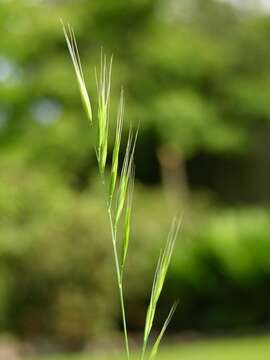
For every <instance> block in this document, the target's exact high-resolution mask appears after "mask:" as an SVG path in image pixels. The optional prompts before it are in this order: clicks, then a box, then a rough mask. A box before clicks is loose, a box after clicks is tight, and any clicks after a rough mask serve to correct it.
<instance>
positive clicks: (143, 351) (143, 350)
mask: <svg viewBox="0 0 270 360" xmlns="http://www.w3.org/2000/svg"><path fill="white" fill-rule="evenodd" d="M146 345H147V343H146V341H144V342H143V349H142V355H141V360H144V356H145V351H146Z"/></svg>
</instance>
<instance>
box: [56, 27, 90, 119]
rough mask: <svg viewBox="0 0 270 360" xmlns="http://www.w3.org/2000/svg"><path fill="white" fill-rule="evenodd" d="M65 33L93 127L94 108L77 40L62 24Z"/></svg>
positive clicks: (70, 29) (82, 97) (84, 103)
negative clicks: (86, 83)
mask: <svg viewBox="0 0 270 360" xmlns="http://www.w3.org/2000/svg"><path fill="white" fill-rule="evenodd" d="M62 26H63V31H64V35H65V39H66V43H67V46H68V50H69V53H70V56H71V59H72V63H73V66H74V70H75V74H76V78H77V82H78V85H79V90H80V94H81V99H82V103H83V107H84V110H85V112H86V115H87V117H88V120H89V121H90V124H91V125H92V122H93V116H92V107H91V103H90V99H89V95H88V92H87V89H86V85H85V81H84V76H83V71H82V66H81V61H80V55H79V51H78V47H77V42H76V39H75V35H74V31H73V29H72V28H71V26H70V25H68V29H66V27H65V25H64V24H63V22H62Z"/></svg>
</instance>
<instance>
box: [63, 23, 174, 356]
mask: <svg viewBox="0 0 270 360" xmlns="http://www.w3.org/2000/svg"><path fill="white" fill-rule="evenodd" d="M63 31H64V35H65V39H66V42H67V46H68V49H69V53H70V56H71V59H72V62H73V66H74V69H75V74H76V78H77V81H78V84H79V89H80V93H81V97H82V101H83V105H84V108H85V111H86V114H87V117H88V119H89V121H90V123H91V125H92V123H93V119H92V108H91V103H90V100H89V96H88V93H87V89H86V86H85V81H84V76H83V71H82V67H81V62H80V57H79V51H78V48H77V44H76V40H75V35H74V32H73V29H72V28H71V27H70V26H69V25H68V28H67V29H66V27H65V26H64V24H63ZM111 74H112V57H111V58H110V61H109V62H108V61H107V58H106V56H105V55H104V54H103V52H101V64H100V71H99V74H98V73H97V71H95V76H96V83H97V93H98V111H97V122H96V123H95V122H94V125H95V126H96V127H97V130H98V131H97V139H96V144H95V151H96V155H97V161H98V165H99V172H100V177H101V182H102V184H103V185H104V187H105V194H106V206H107V213H108V220H109V224H110V230H111V240H112V248H113V255H114V265H115V270H116V278H117V285H118V290H119V299H120V309H121V314H122V323H123V329H124V341H125V349H126V357H127V359H128V360H129V359H130V350H129V338H128V331H127V321H126V310H125V302H124V293H123V273H124V270H125V266H126V260H127V254H128V248H129V243H130V234H131V218H132V203H133V192H134V179H135V165H134V152H135V146H136V142H137V136H138V129H137V130H136V131H135V132H134V131H133V130H132V128H131V126H130V130H129V134H128V139H127V143H126V149H125V155H124V160H123V163H122V167H121V171H120V168H119V163H120V146H121V143H122V133H123V123H124V92H123V89H121V93H120V100H119V106H118V112H117V124H116V130H115V140H114V146H113V149H112V164H111V171H110V176H109V178H108V177H107V174H106V172H105V168H106V165H107V157H108V139H109V127H110V122H109V103H110V92H111ZM107 184H109V189H108V188H107ZM120 219H121V222H120ZM119 224H122V226H121V227H120V226H118V225H119ZM179 227H180V221H179V220H177V219H174V221H173V222H172V225H171V228H170V232H169V235H168V238H167V241H166V244H165V246H164V249H163V250H162V251H161V253H160V257H159V260H158V264H157V267H156V272H155V276H154V281H153V285H152V292H151V297H150V303H149V306H148V310H147V314H146V321H145V329H144V336H143V348H142V355H141V359H144V358H145V354H146V348H147V345H148V340H149V335H150V332H151V330H152V326H153V320H154V317H155V313H156V307H157V303H158V300H159V297H160V294H161V291H162V288H163V285H164V282H165V278H166V274H167V271H168V267H169V264H170V260H171V257H172V252H173V248H174V244H175V241H176V238H177V235H178V231H179ZM119 229H120V230H121V232H122V234H120V235H119V232H120V231H119ZM118 238H121V239H122V243H121V247H120V246H118V245H119V241H118ZM176 306H177V304H176V303H175V304H174V305H173V307H172V308H171V311H170V312H169V315H168V317H167V319H166V320H165V322H164V325H163V327H162V329H161V331H160V334H159V336H158V337H157V339H156V341H155V343H154V345H153V346H152V349H151V350H150V355H149V357H148V359H152V360H153V359H154V358H155V356H156V354H157V351H158V348H159V344H160V341H161V339H162V337H163V335H164V333H165V331H166V329H167V327H168V325H169V322H170V320H171V318H172V316H173V313H174V311H175V309H176Z"/></svg>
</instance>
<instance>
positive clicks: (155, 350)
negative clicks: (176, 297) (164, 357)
mask: <svg viewBox="0 0 270 360" xmlns="http://www.w3.org/2000/svg"><path fill="white" fill-rule="evenodd" d="M177 306H178V301H177V302H175V303H174V304H173V306H172V307H171V310H170V312H169V314H168V316H167V318H166V320H165V322H164V324H163V326H162V329H161V331H160V333H159V335H158V337H157V339H156V341H155V343H154V345H153V347H152V350H151V353H150V356H149V360H154V359H155V357H156V355H157V352H158V348H159V345H160V342H161V340H162V338H163V335H164V334H165V331H166V330H167V327H168V325H169V323H170V321H171V319H172V317H173V314H174V313H175V310H176V308H177Z"/></svg>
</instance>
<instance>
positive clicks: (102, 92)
mask: <svg viewBox="0 0 270 360" xmlns="http://www.w3.org/2000/svg"><path fill="white" fill-rule="evenodd" d="M111 73H112V57H111V59H110V62H109V66H108V65H107V58H106V56H105V55H103V52H102V51H101V63H100V74H99V77H98V74H97V71H96V83H97V91H98V148H97V154H98V162H99V167H100V171H101V173H102V174H103V173H104V170H105V166H106V160H107V151H108V137H109V102H110V91H111Z"/></svg>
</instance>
